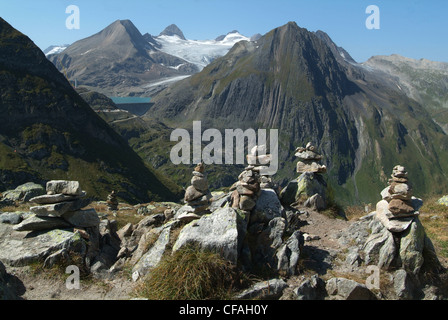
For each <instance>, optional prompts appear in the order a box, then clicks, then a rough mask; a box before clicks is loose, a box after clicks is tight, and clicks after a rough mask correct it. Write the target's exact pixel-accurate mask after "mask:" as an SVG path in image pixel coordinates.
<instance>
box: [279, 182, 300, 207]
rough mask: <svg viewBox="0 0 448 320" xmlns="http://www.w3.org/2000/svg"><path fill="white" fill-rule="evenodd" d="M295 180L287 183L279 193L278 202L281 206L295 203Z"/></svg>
mask: <svg viewBox="0 0 448 320" xmlns="http://www.w3.org/2000/svg"><path fill="white" fill-rule="evenodd" d="M296 193H297V179H295V180H291V181H290V182H288V184H287V185H286V187H285V188H283V189H282V191H281V192H280V201H281V203H282V204H283V205H285V206H289V205H291V204H293V203H294V202H296Z"/></svg>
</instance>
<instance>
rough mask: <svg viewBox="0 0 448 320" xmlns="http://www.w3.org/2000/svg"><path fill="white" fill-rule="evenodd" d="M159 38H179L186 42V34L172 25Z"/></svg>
mask: <svg viewBox="0 0 448 320" xmlns="http://www.w3.org/2000/svg"><path fill="white" fill-rule="evenodd" d="M159 36H178V37H179V38H181V39H182V40H186V39H185V36H184V33H183V32H182V30H180V29H179V27H178V26H176V25H175V24H171V25H169V26H168V27H166V28H165V30H163V31H162V32H161V33H160V34H159Z"/></svg>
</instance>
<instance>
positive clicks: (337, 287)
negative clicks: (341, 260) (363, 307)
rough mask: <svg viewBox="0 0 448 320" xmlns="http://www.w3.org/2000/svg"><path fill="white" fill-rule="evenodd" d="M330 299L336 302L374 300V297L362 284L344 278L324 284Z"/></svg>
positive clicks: (332, 279)
mask: <svg viewBox="0 0 448 320" xmlns="http://www.w3.org/2000/svg"><path fill="white" fill-rule="evenodd" d="M326 290H327V292H328V294H329V295H330V296H332V297H331V298H333V299H337V300H376V297H375V295H374V294H373V293H372V292H371V291H370V290H369V289H368V288H367V287H366V286H365V285H363V284H360V283H358V282H356V281H353V280H349V279H345V278H331V279H329V280H328V281H327V283H326Z"/></svg>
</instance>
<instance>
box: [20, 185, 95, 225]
mask: <svg viewBox="0 0 448 320" xmlns="http://www.w3.org/2000/svg"><path fill="white" fill-rule="evenodd" d="M46 191H47V194H46V195H42V196H38V197H34V198H32V199H30V202H33V203H36V204H37V206H34V207H31V208H30V211H31V214H33V215H32V216H31V217H29V218H28V219H25V220H24V221H23V222H22V223H21V224H19V225H17V226H15V227H14V229H15V230H16V231H41V230H50V229H61V228H70V227H77V228H87V227H93V226H97V225H99V223H100V219H99V217H98V214H97V213H96V211H95V209H88V210H81V209H82V208H84V207H86V206H88V205H89V204H90V203H91V200H90V199H88V198H86V192H85V191H82V189H81V186H80V184H79V182H78V181H65V180H54V181H49V182H47V184H46Z"/></svg>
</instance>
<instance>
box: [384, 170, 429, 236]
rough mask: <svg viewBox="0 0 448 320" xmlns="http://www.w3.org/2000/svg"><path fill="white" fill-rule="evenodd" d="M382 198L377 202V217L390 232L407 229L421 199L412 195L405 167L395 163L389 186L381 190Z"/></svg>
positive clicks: (416, 214) (421, 202) (417, 213)
mask: <svg viewBox="0 0 448 320" xmlns="http://www.w3.org/2000/svg"><path fill="white" fill-rule="evenodd" d="M381 197H382V198H383V200H381V201H380V202H378V203H377V205H376V212H377V217H378V218H379V219H380V221H381V222H382V223H383V225H384V226H385V227H386V228H387V229H388V230H389V231H392V232H402V231H404V230H406V229H407V227H408V226H409V225H410V223H411V222H412V220H413V219H414V218H415V217H417V216H418V215H419V211H418V210H419V209H420V207H421V206H422V205H423V201H422V200H421V199H418V198H416V197H413V195H412V188H411V186H410V184H409V181H408V173H407V171H406V169H405V168H404V167H403V166H401V165H397V166H395V167H394V168H393V171H392V178H391V179H389V186H388V187H387V188H385V189H384V190H383V191H382V192H381Z"/></svg>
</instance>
